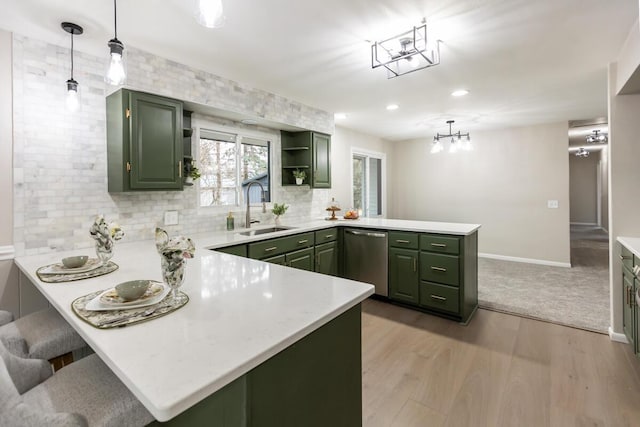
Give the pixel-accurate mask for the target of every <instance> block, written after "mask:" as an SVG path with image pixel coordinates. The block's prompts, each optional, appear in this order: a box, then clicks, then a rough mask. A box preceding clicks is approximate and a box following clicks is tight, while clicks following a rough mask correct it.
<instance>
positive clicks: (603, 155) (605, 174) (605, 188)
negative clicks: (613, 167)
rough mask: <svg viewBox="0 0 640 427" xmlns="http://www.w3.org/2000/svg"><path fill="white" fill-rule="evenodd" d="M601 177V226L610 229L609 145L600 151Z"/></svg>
mask: <svg viewBox="0 0 640 427" xmlns="http://www.w3.org/2000/svg"><path fill="white" fill-rule="evenodd" d="M600 170H601V173H600V178H601V180H602V184H601V186H600V191H601V193H600V206H601V207H602V210H601V212H600V215H601V218H600V226H601V227H602V228H604V229H605V230H607V231H608V230H609V147H604V148H603V149H602V150H601V151H600Z"/></svg>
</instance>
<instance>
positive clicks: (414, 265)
mask: <svg viewBox="0 0 640 427" xmlns="http://www.w3.org/2000/svg"><path fill="white" fill-rule="evenodd" d="M417 270H418V261H417V259H416V258H414V259H413V272H414V273H415V272H416V271H417Z"/></svg>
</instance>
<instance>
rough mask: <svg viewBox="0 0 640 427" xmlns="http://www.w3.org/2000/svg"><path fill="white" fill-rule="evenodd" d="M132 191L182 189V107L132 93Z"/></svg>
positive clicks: (159, 98) (151, 96) (153, 97)
mask: <svg viewBox="0 0 640 427" xmlns="http://www.w3.org/2000/svg"><path fill="white" fill-rule="evenodd" d="M129 102H130V114H131V117H130V120H131V135H130V137H131V141H130V145H129V150H130V155H129V158H130V159H131V170H130V172H129V174H130V179H129V186H130V188H131V189H132V190H171V189H174V190H180V189H182V156H183V153H182V151H183V143H182V103H181V102H179V101H175V100H172V99H167V98H162V97H158V96H154V95H150V94H146V93H138V92H131V93H130V98H129Z"/></svg>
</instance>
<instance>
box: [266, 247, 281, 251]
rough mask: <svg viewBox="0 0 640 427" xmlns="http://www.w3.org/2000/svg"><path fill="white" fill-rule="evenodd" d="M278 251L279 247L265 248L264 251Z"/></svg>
mask: <svg viewBox="0 0 640 427" xmlns="http://www.w3.org/2000/svg"><path fill="white" fill-rule="evenodd" d="M276 249H278V247H277V246H272V247H270V248H265V250H264V251H265V252H271V251H275V250H276Z"/></svg>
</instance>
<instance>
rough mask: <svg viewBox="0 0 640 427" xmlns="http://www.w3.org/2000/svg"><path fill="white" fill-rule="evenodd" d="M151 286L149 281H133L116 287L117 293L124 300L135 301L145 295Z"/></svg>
mask: <svg viewBox="0 0 640 427" xmlns="http://www.w3.org/2000/svg"><path fill="white" fill-rule="evenodd" d="M150 284H151V282H149V281H148V280H131V281H129V282H124V283H120V284H119V285H118V286H116V292H117V293H118V296H119V297H120V298H122V299H123V300H125V301H133V300H137V299H138V298H140V297H141V296H142V295H144V293H145V292H146V291H147V289H149V285H150Z"/></svg>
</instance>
